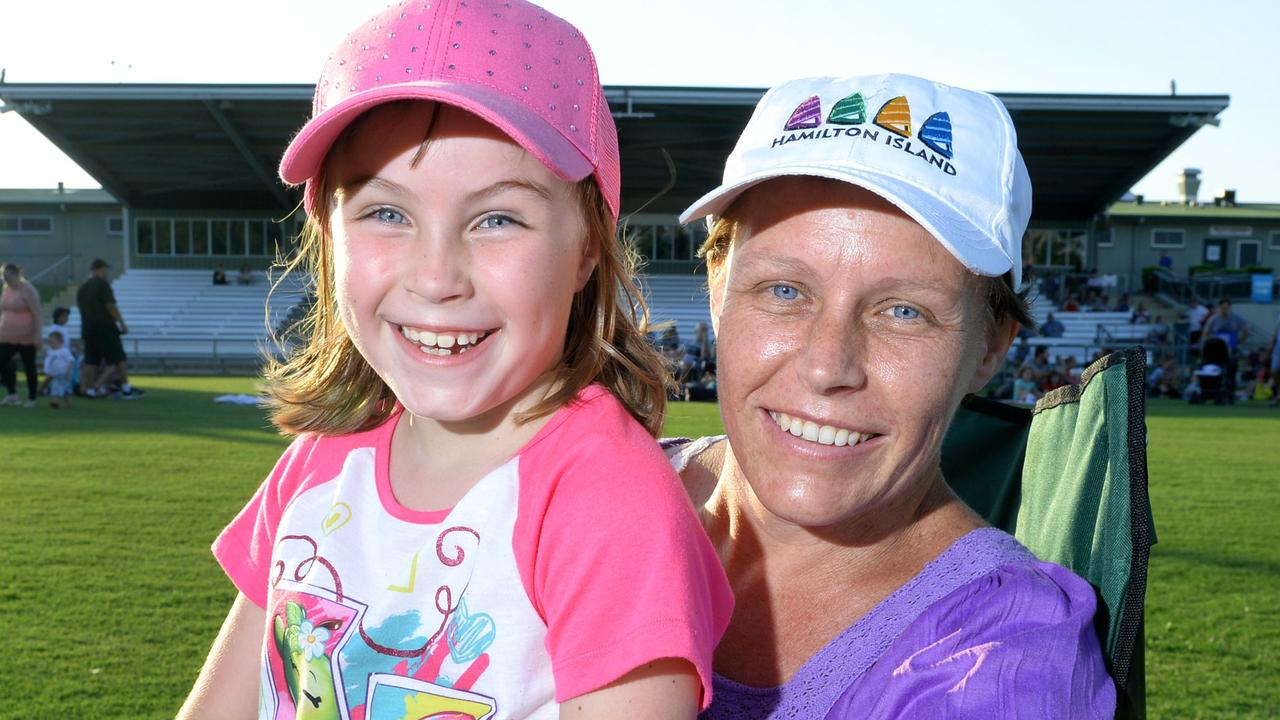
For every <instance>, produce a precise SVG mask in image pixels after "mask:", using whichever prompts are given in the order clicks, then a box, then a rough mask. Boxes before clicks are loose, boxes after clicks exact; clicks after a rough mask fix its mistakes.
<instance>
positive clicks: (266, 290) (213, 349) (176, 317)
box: [68, 269, 303, 371]
mask: <svg viewBox="0 0 1280 720" xmlns="http://www.w3.org/2000/svg"><path fill="white" fill-rule="evenodd" d="M112 289H113V290H114V291H115V295H116V302H117V304H118V305H119V306H120V312H121V314H122V315H124V319H125V322H127V323H128V325H129V334H128V335H125V336H124V338H122V339H123V341H124V346H125V352H126V353H127V354H128V356H129V362H130V365H131V366H135V367H136V366H138V365H145V366H148V367H152V366H154V367H156V368H157V369H159V370H162V371H163V370H167V369H170V368H172V367H183V368H185V369H193V368H200V367H204V368H209V367H212V368H213V369H222V370H226V369H228V367H230V366H236V367H242V366H249V365H253V364H256V362H257V361H258V359H259V358H261V356H262V350H263V348H264V347H265V346H266V343H267V341H268V339H269V337H270V334H269V332H268V327H270V328H275V327H277V326H278V324H279V322H280V321H281V320H282V319H283V318H284V317H286V315H287V314H288V312H289V310H290V309H291V308H292V307H293V306H294V305H296V304H297V303H298V301H299V300H301V299H302V297H303V291H302V288H301V286H300V284H299V282H298V281H296V280H294V279H293V278H289V279H286V281H285V282H283V283H281V284H280V286H279V287H277V288H276V289H275V290H274V291H272V288H271V282H270V281H268V279H267V278H266V277H264V276H263V275H262V274H260V273H259V274H257V277H256V282H255V283H254V284H252V285H235V284H232V285H213V284H211V282H210V273H209V272H207V271H204V270H171V269H161V270H155V269H135V270H130V271H129V272H126V273H124V274H122V275H120V276H119V277H117V278H116V279H115V280H114V281H113V282H112ZM268 294H270V296H271V297H270V306H269V307H270V315H269V317H268V315H267V313H266V308H267V307H268V302H267V300H268ZM68 305H69V306H70V308H71V319H70V321H69V322H68V330H70V332H71V334H72V335H73V337H75V336H78V335H79V332H80V314H79V310H77V309H76V307H75V302H74V290H72V291H71V293H70V302H69V303H68Z"/></svg>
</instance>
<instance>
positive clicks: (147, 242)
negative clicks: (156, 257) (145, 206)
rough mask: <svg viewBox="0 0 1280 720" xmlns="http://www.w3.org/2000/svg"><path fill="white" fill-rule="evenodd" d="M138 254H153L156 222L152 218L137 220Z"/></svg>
mask: <svg viewBox="0 0 1280 720" xmlns="http://www.w3.org/2000/svg"><path fill="white" fill-rule="evenodd" d="M136 227H137V230H138V254H139V255H153V254H155V251H156V222H155V221H154V220H141V219H140V220H138V222H137V224H136Z"/></svg>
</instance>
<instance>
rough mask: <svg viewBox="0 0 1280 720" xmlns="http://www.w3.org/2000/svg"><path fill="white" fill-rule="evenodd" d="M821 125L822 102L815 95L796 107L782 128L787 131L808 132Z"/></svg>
mask: <svg viewBox="0 0 1280 720" xmlns="http://www.w3.org/2000/svg"><path fill="white" fill-rule="evenodd" d="M821 124H822V101H821V100H819V99H818V96H817V95H814V96H812V97H810V98H809V99H808V100H805V101H804V102H802V103H800V104H799V105H797V106H796V109H795V112H792V113H791V118H790V119H789V120H787V124H786V125H785V126H784V127H785V128H786V129H787V130H808V129H809V128H816V127H818V126H819V125H821Z"/></svg>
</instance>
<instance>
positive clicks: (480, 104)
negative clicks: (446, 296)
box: [280, 0, 622, 218]
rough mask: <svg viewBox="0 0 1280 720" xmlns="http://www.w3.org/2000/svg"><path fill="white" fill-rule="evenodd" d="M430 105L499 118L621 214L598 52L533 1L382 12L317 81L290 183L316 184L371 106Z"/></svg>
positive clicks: (292, 151) (283, 171) (309, 197)
mask: <svg viewBox="0 0 1280 720" xmlns="http://www.w3.org/2000/svg"><path fill="white" fill-rule="evenodd" d="M395 100H431V101H435V102H441V103H445V104H448V105H453V106H455V107H459V108H462V109H463V110H466V111H468V112H470V113H473V114H475V115H477V116H479V117H480V118H483V119H484V120H485V121H486V122H489V123H491V124H493V125H494V126H495V127H497V128H499V129H500V130H502V131H503V132H505V133H506V134H507V135H509V136H510V137H511V139H512V140H515V141H516V142H517V143H518V144H519V145H520V146H521V147H523V148H524V149H525V150H527V151H528V152H530V153H532V154H533V155H534V156H535V157H537V158H538V160H540V161H541V162H542V163H543V164H544V165H546V166H547V168H548V169H550V170H551V171H552V172H553V173H555V174H556V176H557V177H559V178H561V179H563V180H565V181H566V182H577V181H579V180H582V179H583V178H586V177H591V176H594V177H595V180H596V183H597V184H598V185H599V186H600V191H601V193H602V194H603V196H604V199H605V202H606V203H607V204H608V205H609V209H610V211H612V213H613V216H614V218H617V217H618V208H619V203H620V195H621V186H622V172H621V168H620V162H619V159H618V130H617V128H616V127H615V126H614V123H613V115H612V114H611V113H610V111H609V103H608V101H607V100H606V99H605V96H604V88H602V87H601V86H600V77H599V73H598V72H597V70H596V61H595V56H594V55H593V54H592V53H591V47H590V46H589V45H588V44H587V40H586V38H585V37H583V35H582V33H580V32H578V30H577V28H575V27H573V26H572V25H570V24H569V23H567V22H565V21H564V20H562V19H560V18H559V17H556V16H555V15H553V14H551V13H549V12H547V11H546V10H543V9H542V8H540V7H538V6H537V5H534V4H532V3H528V2H523V0H429V1H423V0H418V1H417V2H400V3H396V4H394V5H392V6H391V7H389V8H387V9H386V10H384V11H382V12H380V13H378V14H377V15H375V16H373V17H372V18H371V19H369V20H368V21H367V22H365V23H364V24H363V25H361V26H360V27H359V28H357V29H356V30H355V31H354V32H352V33H351V34H350V35H349V36H348V37H347V38H346V39H345V40H343V41H342V42H341V43H339V44H338V46H337V47H336V48H334V49H333V51H332V52H331V53H330V55H329V59H328V60H326V61H325V64H324V70H323V71H322V72H321V74H320V80H319V82H317V83H316V94H315V100H314V102H313V104H312V116H311V119H310V120H308V121H307V124H306V125H304V126H303V127H302V129H301V130H299V131H298V134H297V135H295V136H294V138H293V140H292V141H290V143H289V147H288V148H287V149H286V150H285V152H284V158H283V159H282V160H281V161H280V178H281V179H282V180H284V181H285V182H286V183H289V184H290V185H298V184H301V183H304V182H305V183H307V189H306V200H305V204H306V208H307V210H308V211H310V210H311V209H312V208H314V207H315V203H316V200H317V198H316V197H314V195H315V193H316V192H317V190H318V189H317V188H316V187H315V184H314V183H313V182H311V180H312V179H313V178H314V177H315V175H316V173H317V172H319V170H320V167H321V165H322V164H323V163H324V158H325V156H326V155H327V154H328V153H329V149H330V148H331V147H332V146H333V143H334V141H335V140H337V138H338V136H339V135H341V134H342V131H343V130H344V129H346V127H347V126H348V125H350V124H351V123H352V121H354V120H355V119H356V118H357V117H359V116H360V115H361V114H363V113H364V112H366V111H368V110H370V109H372V108H374V107H376V106H378V105H381V104H383V103H386V102H391V101H395Z"/></svg>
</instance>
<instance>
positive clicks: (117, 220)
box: [107, 215, 124, 235]
mask: <svg viewBox="0 0 1280 720" xmlns="http://www.w3.org/2000/svg"><path fill="white" fill-rule="evenodd" d="M123 233H124V218H122V217H120V216H119V215H113V216H111V217H109V218H107V234H108V235H121V234H123Z"/></svg>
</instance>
